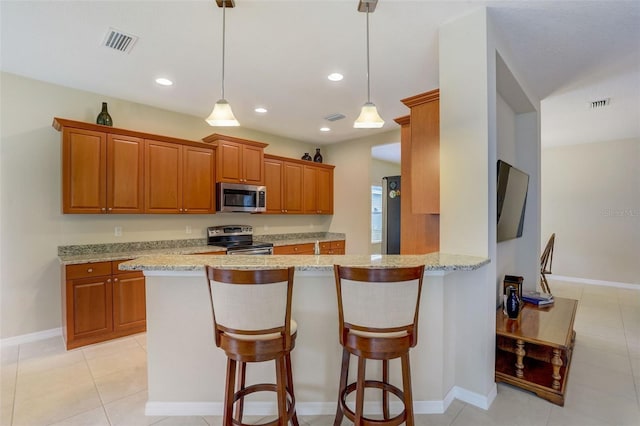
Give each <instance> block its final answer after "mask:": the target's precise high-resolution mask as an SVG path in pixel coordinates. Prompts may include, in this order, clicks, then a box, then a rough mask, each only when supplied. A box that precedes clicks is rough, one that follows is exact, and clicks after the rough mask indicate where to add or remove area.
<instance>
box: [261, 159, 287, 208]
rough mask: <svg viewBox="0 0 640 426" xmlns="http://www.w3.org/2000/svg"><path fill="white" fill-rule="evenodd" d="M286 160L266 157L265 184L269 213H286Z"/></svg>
mask: <svg viewBox="0 0 640 426" xmlns="http://www.w3.org/2000/svg"><path fill="white" fill-rule="evenodd" d="M283 167H284V161H282V160H277V159H275V158H267V157H265V159H264V185H265V186H266V187H267V213H284V199H283V190H282V187H283V182H282V181H283V173H284V172H283Z"/></svg>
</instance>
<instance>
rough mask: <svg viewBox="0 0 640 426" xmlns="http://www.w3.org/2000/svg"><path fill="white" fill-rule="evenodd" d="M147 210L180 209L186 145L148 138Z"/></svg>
mask: <svg viewBox="0 0 640 426" xmlns="http://www.w3.org/2000/svg"><path fill="white" fill-rule="evenodd" d="M144 187H145V212H146V213H180V211H181V209H182V146H181V145H177V144H172V143H167V142H160V141H154V140H148V139H147V140H145V179H144Z"/></svg>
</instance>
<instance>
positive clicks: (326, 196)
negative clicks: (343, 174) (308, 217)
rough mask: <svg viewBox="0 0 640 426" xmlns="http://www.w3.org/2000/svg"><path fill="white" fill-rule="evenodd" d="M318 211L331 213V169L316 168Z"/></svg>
mask: <svg viewBox="0 0 640 426" xmlns="http://www.w3.org/2000/svg"><path fill="white" fill-rule="evenodd" d="M317 207H318V213H319V214H333V170H329V169H318V205H317Z"/></svg>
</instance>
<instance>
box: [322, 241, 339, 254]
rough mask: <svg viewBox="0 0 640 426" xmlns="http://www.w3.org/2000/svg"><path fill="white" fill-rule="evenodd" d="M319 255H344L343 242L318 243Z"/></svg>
mask: <svg viewBox="0 0 640 426" xmlns="http://www.w3.org/2000/svg"><path fill="white" fill-rule="evenodd" d="M320 254H344V240H339V241H325V242H322V243H320Z"/></svg>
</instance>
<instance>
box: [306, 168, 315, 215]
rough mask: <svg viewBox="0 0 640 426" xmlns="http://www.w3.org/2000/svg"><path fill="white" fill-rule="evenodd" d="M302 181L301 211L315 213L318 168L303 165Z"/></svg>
mask: <svg viewBox="0 0 640 426" xmlns="http://www.w3.org/2000/svg"><path fill="white" fill-rule="evenodd" d="M302 182H303V185H304V193H303V196H302V200H303V206H302V207H303V212H304V213H313V214H315V213H317V211H318V196H317V192H318V169H317V168H315V167H312V166H304V176H303V180H302Z"/></svg>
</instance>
